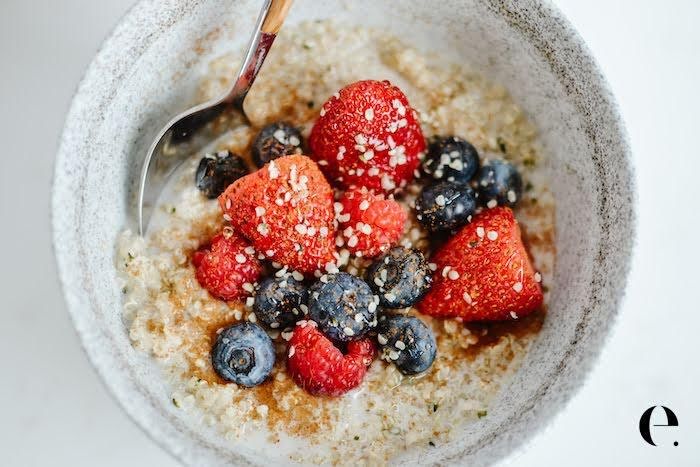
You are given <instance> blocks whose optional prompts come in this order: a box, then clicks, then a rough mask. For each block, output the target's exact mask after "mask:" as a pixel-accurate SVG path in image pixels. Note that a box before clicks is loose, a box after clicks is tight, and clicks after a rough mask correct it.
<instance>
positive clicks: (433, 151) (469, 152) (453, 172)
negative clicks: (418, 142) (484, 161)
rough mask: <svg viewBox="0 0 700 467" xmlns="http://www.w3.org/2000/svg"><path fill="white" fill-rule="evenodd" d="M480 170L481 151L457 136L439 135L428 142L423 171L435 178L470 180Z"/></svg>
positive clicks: (449, 180)
mask: <svg viewBox="0 0 700 467" xmlns="http://www.w3.org/2000/svg"><path fill="white" fill-rule="evenodd" d="M477 170H479V153H478V152H477V151H476V148H474V146H472V145H471V144H470V143H469V142H468V141H465V140H463V139H462V138H459V137H457V136H438V137H436V138H433V139H432V140H431V141H430V144H428V157H426V158H425V160H424V161H423V171H424V172H425V173H426V174H428V175H430V176H432V177H433V178H434V179H435V180H447V181H448V182H462V183H467V182H469V181H470V180H471V179H472V177H474V174H476V171H477Z"/></svg>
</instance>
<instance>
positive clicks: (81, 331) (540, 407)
mask: <svg viewBox="0 0 700 467" xmlns="http://www.w3.org/2000/svg"><path fill="white" fill-rule="evenodd" d="M484 2H485V3H486V4H488V6H489V8H491V9H493V10H494V11H497V12H498V13H499V14H500V15H501V16H502V17H504V18H505V19H506V21H507V22H508V23H509V25H510V26H512V27H514V28H515V29H517V30H519V31H520V32H521V33H522V34H523V35H524V36H525V37H526V38H527V40H529V41H530V42H531V43H532V44H533V45H534V47H535V48H536V49H537V51H538V52H539V53H540V54H541V55H542V57H543V58H544V59H545V60H546V61H547V63H548V64H549V65H550V67H551V68H552V71H553V73H555V74H556V75H557V76H558V78H559V79H560V80H561V82H562V84H564V86H566V87H567V88H570V87H573V88H574V89H578V88H577V87H576V81H577V79H578V78H575V77H572V76H567V73H566V70H563V69H559V64H558V63H557V62H556V60H555V59H554V58H552V57H551V55H550V53H551V51H552V50H551V46H550V44H549V43H547V42H546V41H545V40H544V39H541V38H540V37H539V35H538V32H537V31H538V29H539V30H541V29H544V28H546V29H547V30H549V31H551V32H553V33H554V34H553V36H554V37H555V39H556V40H557V45H558V49H561V48H562V47H565V46H567V47H570V50H571V53H572V54H575V55H576V56H577V58H578V60H579V62H580V68H582V69H585V70H587V71H588V79H589V82H586V83H585V85H586V86H587V89H584V91H583V92H584V93H586V92H587V93H589V94H591V95H590V96H588V97H595V98H598V99H599V100H600V102H601V103H602V104H603V105H602V106H601V112H603V113H604V114H605V115H604V116H603V118H602V119H603V121H606V122H607V123H608V124H609V127H608V134H609V135H613V136H614V138H615V144H616V145H617V149H618V152H619V153H621V157H620V162H621V163H622V164H623V172H625V173H623V174H622V178H623V179H624V181H626V182H627V183H628V186H627V187H626V189H627V190H628V192H629V195H628V196H629V199H628V203H627V206H628V207H629V212H628V218H627V219H626V222H627V223H626V225H624V228H625V234H626V235H625V236H623V237H622V241H623V244H620V245H618V247H619V249H620V250H621V251H624V253H623V254H622V255H621V256H622V257H623V258H624V261H623V264H618V268H619V271H621V273H620V274H618V279H619V281H618V289H617V291H616V292H615V293H614V294H613V296H611V297H609V300H608V302H607V304H608V305H612V309H610V310H609V311H608V312H607V316H608V318H610V320H609V321H611V322H609V323H608V327H607V329H605V330H600V331H598V332H597V334H596V335H595V336H593V337H592V338H591V336H587V337H588V338H589V340H588V342H587V343H588V344H589V345H590V344H594V347H593V349H592V350H591V349H587V350H586V352H585V355H584V354H583V352H580V351H578V349H577V345H576V343H577V342H578V341H579V339H580V338H582V337H583V336H582V335H581V333H582V332H583V331H584V329H585V321H586V316H585V315H584V317H583V319H582V321H581V322H579V324H578V325H577V329H576V336H575V338H574V340H573V342H572V343H571V345H570V346H569V349H568V350H567V351H566V354H565V356H564V358H563V359H562V361H561V362H560V364H559V367H558V368H557V372H556V374H555V375H554V376H555V377H554V378H553V379H552V381H545V382H543V383H542V385H541V386H540V390H539V391H537V394H536V396H534V397H533V398H532V399H531V400H530V401H528V403H526V404H523V405H522V406H521V411H520V412H518V413H514V414H512V415H511V416H510V417H508V421H511V420H512V421H513V423H517V424H520V425H522V424H524V423H528V422H529V421H532V420H533V419H537V420H538V422H537V425H536V426H535V427H534V429H530V430H526V431H525V433H526V434H525V436H518V437H516V438H511V439H509V440H505V441H503V442H501V443H497V442H495V441H494V439H493V438H495V437H496V435H495V434H494V436H493V437H491V438H483V439H482V440H481V441H482V442H481V443H480V444H479V446H474V447H473V448H476V449H479V448H480V447H482V446H483V447H484V448H485V447H487V446H488V445H489V444H490V442H492V441H493V444H492V445H491V446H490V447H491V449H489V450H490V456H489V459H490V460H492V461H497V460H503V459H504V458H506V457H508V456H509V455H510V456H511V457H512V456H513V455H514V454H515V453H517V452H522V450H523V449H524V448H525V446H526V445H527V443H529V442H531V441H532V440H533V439H534V438H535V435H536V434H538V433H541V432H542V431H543V430H544V428H545V427H546V426H547V425H548V424H550V423H551V422H552V420H553V419H554V416H555V415H556V414H557V413H558V412H559V411H561V409H562V408H563V407H564V406H565V405H566V403H567V402H568V401H569V400H570V399H571V397H572V396H573V395H574V394H575V392H576V391H577V390H578V389H579V388H580V387H581V384H582V383H583V380H584V379H585V377H586V376H587V375H588V374H589V372H590V369H591V368H592V366H593V364H594V363H595V361H596V360H597V357H598V356H599V354H600V352H601V350H602V348H603V347H604V343H605V340H606V339H607V338H608V337H609V335H610V334H611V330H612V327H613V325H614V322H616V321H617V315H618V312H619V307H620V302H621V300H622V298H623V296H624V291H625V289H626V287H625V286H626V283H627V278H628V276H629V269H630V264H631V258H632V249H633V245H634V243H635V237H636V235H635V233H636V215H635V207H636V204H637V203H636V201H637V193H636V182H635V176H634V169H633V166H632V162H631V161H632V158H631V151H630V147H629V143H628V137H627V133H626V131H625V129H624V123H623V121H622V118H621V117H620V113H619V109H618V106H617V103H616V102H615V99H614V98H613V96H612V93H611V91H610V88H609V85H608V83H607V81H606V80H605V78H604V76H603V74H602V72H601V71H600V68H599V67H598V65H597V63H596V62H595V60H594V58H593V57H592V54H591V53H590V51H589V49H588V47H587V46H586V44H585V43H584V41H583V39H582V38H581V37H580V36H579V34H578V32H577V31H576V30H575V29H574V27H573V26H572V25H571V24H570V23H569V22H568V20H567V19H566V18H565V17H564V15H563V14H562V13H561V12H560V11H559V9H558V8H557V7H556V6H554V5H553V4H551V3H550V2H549V1H548V0H525V1H522V2H520V4H519V6H518V7H514V4H517V3H516V2H512V1H507V0H484ZM158 3H159V1H158V0H140V1H139V2H137V3H136V4H135V5H134V6H132V7H131V8H130V9H129V11H128V12H127V13H126V14H125V15H124V16H123V17H122V18H121V19H120V21H119V22H118V23H117V25H116V26H115V28H114V29H113V31H112V33H111V34H110V35H109V37H108V38H107V39H106V40H105V41H104V42H103V44H102V46H101V47H100V49H99V51H98V52H97V54H96V55H95V58H94V59H93V61H92V62H91V64H90V66H89V67H88V69H87V71H86V73H85V75H84V77H83V79H82V80H81V83H80V85H79V87H78V89H77V91H76V93H75V95H74V98H73V101H72V104H71V107H70V110H69V112H68V116H67V118H66V123H65V126H64V130H63V134H62V137H61V140H60V146H59V151H58V154H57V157H56V161H55V166H54V178H53V190H52V209H51V216H52V228H53V249H54V252H55V256H56V261H57V266H58V272H59V279H60V282H61V286H62V289H63V294H64V298H65V301H66V303H67V305H68V306H67V307H68V311H69V314H70V316H71V319H72V321H73V324H74V327H75V329H76V330H77V333H78V335H79V337H80V339H81V342H82V347H83V349H84V351H85V353H86V354H87V356H88V359H89V360H90V362H91V363H92V365H93V367H94V368H95V369H96V370H97V372H98V374H99V375H100V378H101V380H102V382H103V384H104V385H105V387H106V388H107V389H108V392H109V393H110V394H111V395H112V396H113V397H114V398H115V400H116V401H117V403H118V404H119V405H120V406H121V407H122V408H123V409H124V410H125V411H126V413H127V414H128V415H129V416H130V418H131V419H132V420H133V421H134V422H135V423H136V424H137V425H138V426H139V427H140V428H141V429H142V430H143V431H144V432H145V433H146V434H147V435H148V436H149V437H150V438H151V439H153V440H154V441H155V442H156V443H157V444H158V445H160V446H161V447H162V448H163V449H164V450H165V451H166V452H168V453H169V454H171V455H172V456H173V457H174V458H175V459H177V460H179V461H180V462H183V463H185V464H187V465H196V464H197V463H198V462H197V461H198V460H201V459H202V458H201V457H199V455H198V454H201V452H202V450H203V449H206V450H212V449H213V450H218V448H217V447H215V446H213V445H211V444H210V443H208V442H207V441H206V440H204V439H203V438H201V437H200V436H196V437H195V438H196V440H193V439H192V437H191V436H190V435H191V434H192V432H191V430H189V429H186V428H184V427H182V426H176V427H175V428H176V430H172V429H171V430H167V429H166V428H165V427H163V426H161V425H159V424H157V423H154V422H153V420H150V419H149V417H148V411H141V410H139V408H140V407H139V405H140V403H139V402H134V401H132V400H131V399H129V398H127V397H120V394H121V395H123V394H124V393H125V392H128V389H127V388H126V387H122V388H117V387H116V386H115V383H114V382H113V381H110V379H109V375H110V372H111V371H114V370H113V369H112V368H110V367H108V366H107V364H106V361H105V359H103V358H101V357H100V355H101V352H103V351H104V350H103V349H102V348H101V347H100V346H99V345H98V344H97V341H96V340H95V339H94V338H91V337H94V332H93V331H91V330H90V329H89V325H90V320H89V319H88V318H87V317H86V316H85V315H84V313H83V312H82V310H80V309H79V308H78V307H77V306H73V302H74V298H75V297H74V294H75V292H74V290H73V289H74V287H76V284H74V283H71V282H70V274H69V270H68V267H69V262H68V261H67V259H66V255H68V254H69V252H67V251H66V250H64V249H62V248H61V247H60V243H59V242H60V237H61V230H60V225H59V222H57V218H58V216H57V212H59V211H58V210H57V207H59V206H58V203H59V202H60V200H58V199H57V196H56V192H57V191H58V190H57V186H58V185H59V184H60V183H61V180H62V179H63V178H65V177H66V175H65V174H62V173H60V169H61V167H62V166H63V163H64V160H66V159H67V158H68V157H70V152H71V146H72V145H74V144H75V141H73V140H72V139H71V138H70V131H69V129H70V128H71V127H72V126H73V124H74V122H75V121H76V120H77V119H79V118H80V115H81V114H83V113H84V110H85V107H86V102H84V101H83V100H82V99H80V97H81V95H83V94H85V91H86V89H87V88H89V87H90V86H91V83H90V79H89V78H90V77H91V75H92V73H93V72H95V71H96V70H97V69H98V68H99V64H100V62H103V61H104V60H105V59H107V58H111V57H113V56H114V55H113V54H112V53H111V52H113V51H115V50H118V49H120V48H125V47H126V46H129V47H130V49H131V50H130V54H129V55H128V57H126V58H124V59H123V60H122V61H121V62H119V63H116V64H114V71H113V73H114V74H115V75H118V74H120V73H126V72H127V71H128V70H129V69H130V68H131V67H132V66H133V65H134V64H135V63H136V62H137V61H138V60H139V58H140V57H141V55H142V53H144V51H145V50H146V49H147V48H148V47H149V46H150V44H152V43H153V42H155V41H156V39H157V37H158V36H159V34H160V33H163V32H164V31H165V30H167V26H166V27H164V28H163V30H162V31H161V32H160V33H158V34H156V33H154V34H152V35H150V36H148V37H146V38H144V37H138V36H137V33H136V31H137V27H136V25H137V23H139V22H140V20H141V18H144V17H145V18H147V17H149V15H154V14H155V13H156V12H157V11H161V12H162V11H163V10H164V9H166V10H167V9H176V8H177V6H164V5H159V6H157V7H156V5H157V4H158ZM198 3H199V1H198V0H192V1H191V2H190V3H189V6H187V7H185V8H184V10H187V11H191V9H192V8H194V7H195V6H196V5H197V4H198ZM523 4H524V5H525V7H522V5H523ZM528 6H530V7H532V8H528ZM535 10H536V13H537V14H533V13H532V11H535ZM183 12H186V11H182V9H180V13H183ZM176 21H177V20H175V21H174V22H176ZM174 22H173V23H174ZM550 40H551V39H550ZM136 46H137V47H136ZM126 55H127V54H124V56H126ZM584 79H585V78H584ZM115 81H116V80H115ZM117 85H118V84H113V86H117ZM584 87H585V86H584ZM579 110H580V109H579ZM589 133H590V131H589ZM589 136H591V139H592V140H593V142H594V143H595V144H596V145H597V144H601V143H602V142H601V141H597V139H596V135H595V134H592V135H589ZM600 155H601V154H595V155H594V156H593V157H594V159H595V158H596V156H600ZM595 164H596V166H598V169H599V170H600V169H601V168H602V166H603V165H604V161H602V160H595ZM600 203H601V205H600V206H598V208H599V209H600V210H601V212H603V210H604V209H605V207H604V206H603V205H604V204H605V199H603V200H601V201H600ZM608 246H610V245H608ZM601 249H602V248H601ZM600 254H603V252H602V251H599V255H600ZM91 335H92V336H91ZM572 362H576V363H577V364H579V365H581V366H579V367H578V368H577V369H576V371H573V372H572V373H571V374H570V375H568V379H567V381H566V382H561V381H559V379H558V378H556V376H559V375H560V374H561V373H562V370H564V369H565V368H566V367H567V366H568V365H571V364H573V363H572ZM120 384H121V383H120ZM555 392H556V393H557V394H558V396H557V397H553V396H552V394H553V393H555ZM548 396H549V397H548ZM543 401H544V402H549V404H547V403H541V402H543ZM150 402H152V401H150ZM531 428H532V427H531ZM496 431H497V430H496ZM193 442H194V443H197V444H198V445H197V446H192V445H191V444H193ZM188 445H189V446H188ZM225 458H229V459H230V457H228V456H222V459H225ZM483 460H484V459H481V461H483ZM458 461H459V458H458V457H455V456H453V457H449V458H445V459H443V462H446V463H454V462H458ZM236 462H237V463H240V464H248V461H247V460H245V459H243V458H242V457H239V458H237V459H236Z"/></svg>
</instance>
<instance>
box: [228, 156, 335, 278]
mask: <svg viewBox="0 0 700 467" xmlns="http://www.w3.org/2000/svg"><path fill="white" fill-rule="evenodd" d="M219 204H220V206H221V209H222V211H223V212H224V219H226V220H228V221H229V222H231V224H232V225H233V226H234V227H235V228H236V230H237V231H239V232H241V233H242V234H243V235H244V236H246V237H247V238H248V239H249V240H250V241H251V242H252V243H253V245H254V246H255V248H256V250H257V251H259V252H260V253H262V254H264V255H265V256H267V257H268V258H270V259H271V260H273V261H276V262H278V263H281V264H283V265H285V266H287V267H289V268H290V269H292V270H297V271H299V272H300V273H312V272H314V271H315V270H327V269H331V270H332V269H333V268H334V267H335V257H334V253H335V236H334V230H335V229H334V225H333V223H334V219H335V214H334V211H333V191H332V190H331V187H330V185H329V184H328V182H327V181H326V179H325V178H324V177H323V174H322V173H321V172H320V171H319V170H318V167H317V166H316V164H315V163H314V162H313V161H312V160H311V159H309V158H308V157H306V156H300V155H292V156H284V157H280V158H279V159H276V160H274V161H271V162H270V163H268V164H266V165H265V166H264V167H263V168H261V169H260V170H258V171H257V172H254V173H252V174H250V175H247V176H245V177H243V178H241V179H239V180H237V181H236V182H234V183H233V184H232V185H230V186H229V187H228V188H227V189H226V191H225V192H224V193H223V194H222V195H221V196H220V197H219Z"/></svg>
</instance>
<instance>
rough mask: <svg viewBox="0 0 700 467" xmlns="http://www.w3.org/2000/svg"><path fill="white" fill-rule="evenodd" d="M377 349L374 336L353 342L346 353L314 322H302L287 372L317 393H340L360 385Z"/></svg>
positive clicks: (293, 341)
mask: <svg viewBox="0 0 700 467" xmlns="http://www.w3.org/2000/svg"><path fill="white" fill-rule="evenodd" d="M375 354H376V349H375V347H374V344H373V342H372V340H371V339H370V338H364V339H360V340H355V341H351V342H349V343H348V344H347V351H346V353H345V355H343V352H341V351H340V349H338V348H337V347H336V346H335V345H333V342H331V341H330V340H329V339H328V338H327V337H326V336H324V335H323V334H322V333H321V331H319V330H318V329H316V323H314V322H313V321H300V322H299V323H297V326H296V328H294V333H293V334H292V338H291V339H290V340H289V350H288V351H287V371H289V374H290V375H291V376H292V379H293V380H294V382H295V383H296V384H297V385H298V386H299V387H301V388H303V389H305V390H306V391H307V392H309V393H310V394H313V395H324V396H333V397H335V396H340V395H342V394H344V393H346V392H348V391H349V390H351V389H353V388H355V387H357V386H359V385H360V383H361V382H362V380H363V379H364V377H365V373H366V372H367V367H368V366H369V365H370V364H371V363H372V361H373V360H374V357H375Z"/></svg>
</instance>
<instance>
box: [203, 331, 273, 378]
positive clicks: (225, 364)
mask: <svg viewBox="0 0 700 467" xmlns="http://www.w3.org/2000/svg"><path fill="white" fill-rule="evenodd" d="M211 362H212V365H213V366H214V370H215V371H216V373H217V374H218V375H219V376H221V377H222V378H223V379H225V380H226V381H232V382H234V383H236V384H240V385H241V386H246V387H253V386H257V385H258V384H260V383H262V382H263V381H264V380H265V378H267V377H268V375H269V374H270V372H271V371H272V366H273V365H274V364H275V349H274V347H273V346H272V340H271V339H270V336H268V335H267V333H266V332H265V331H264V330H263V329H262V328H261V327H260V326H258V325H257V324H253V323H249V322H243V323H239V324H234V325H232V326H229V327H227V328H226V329H224V330H223V331H222V332H221V333H220V334H219V336H218V337H217V338H216V343H215V344H214V348H213V349H212V351H211Z"/></svg>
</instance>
